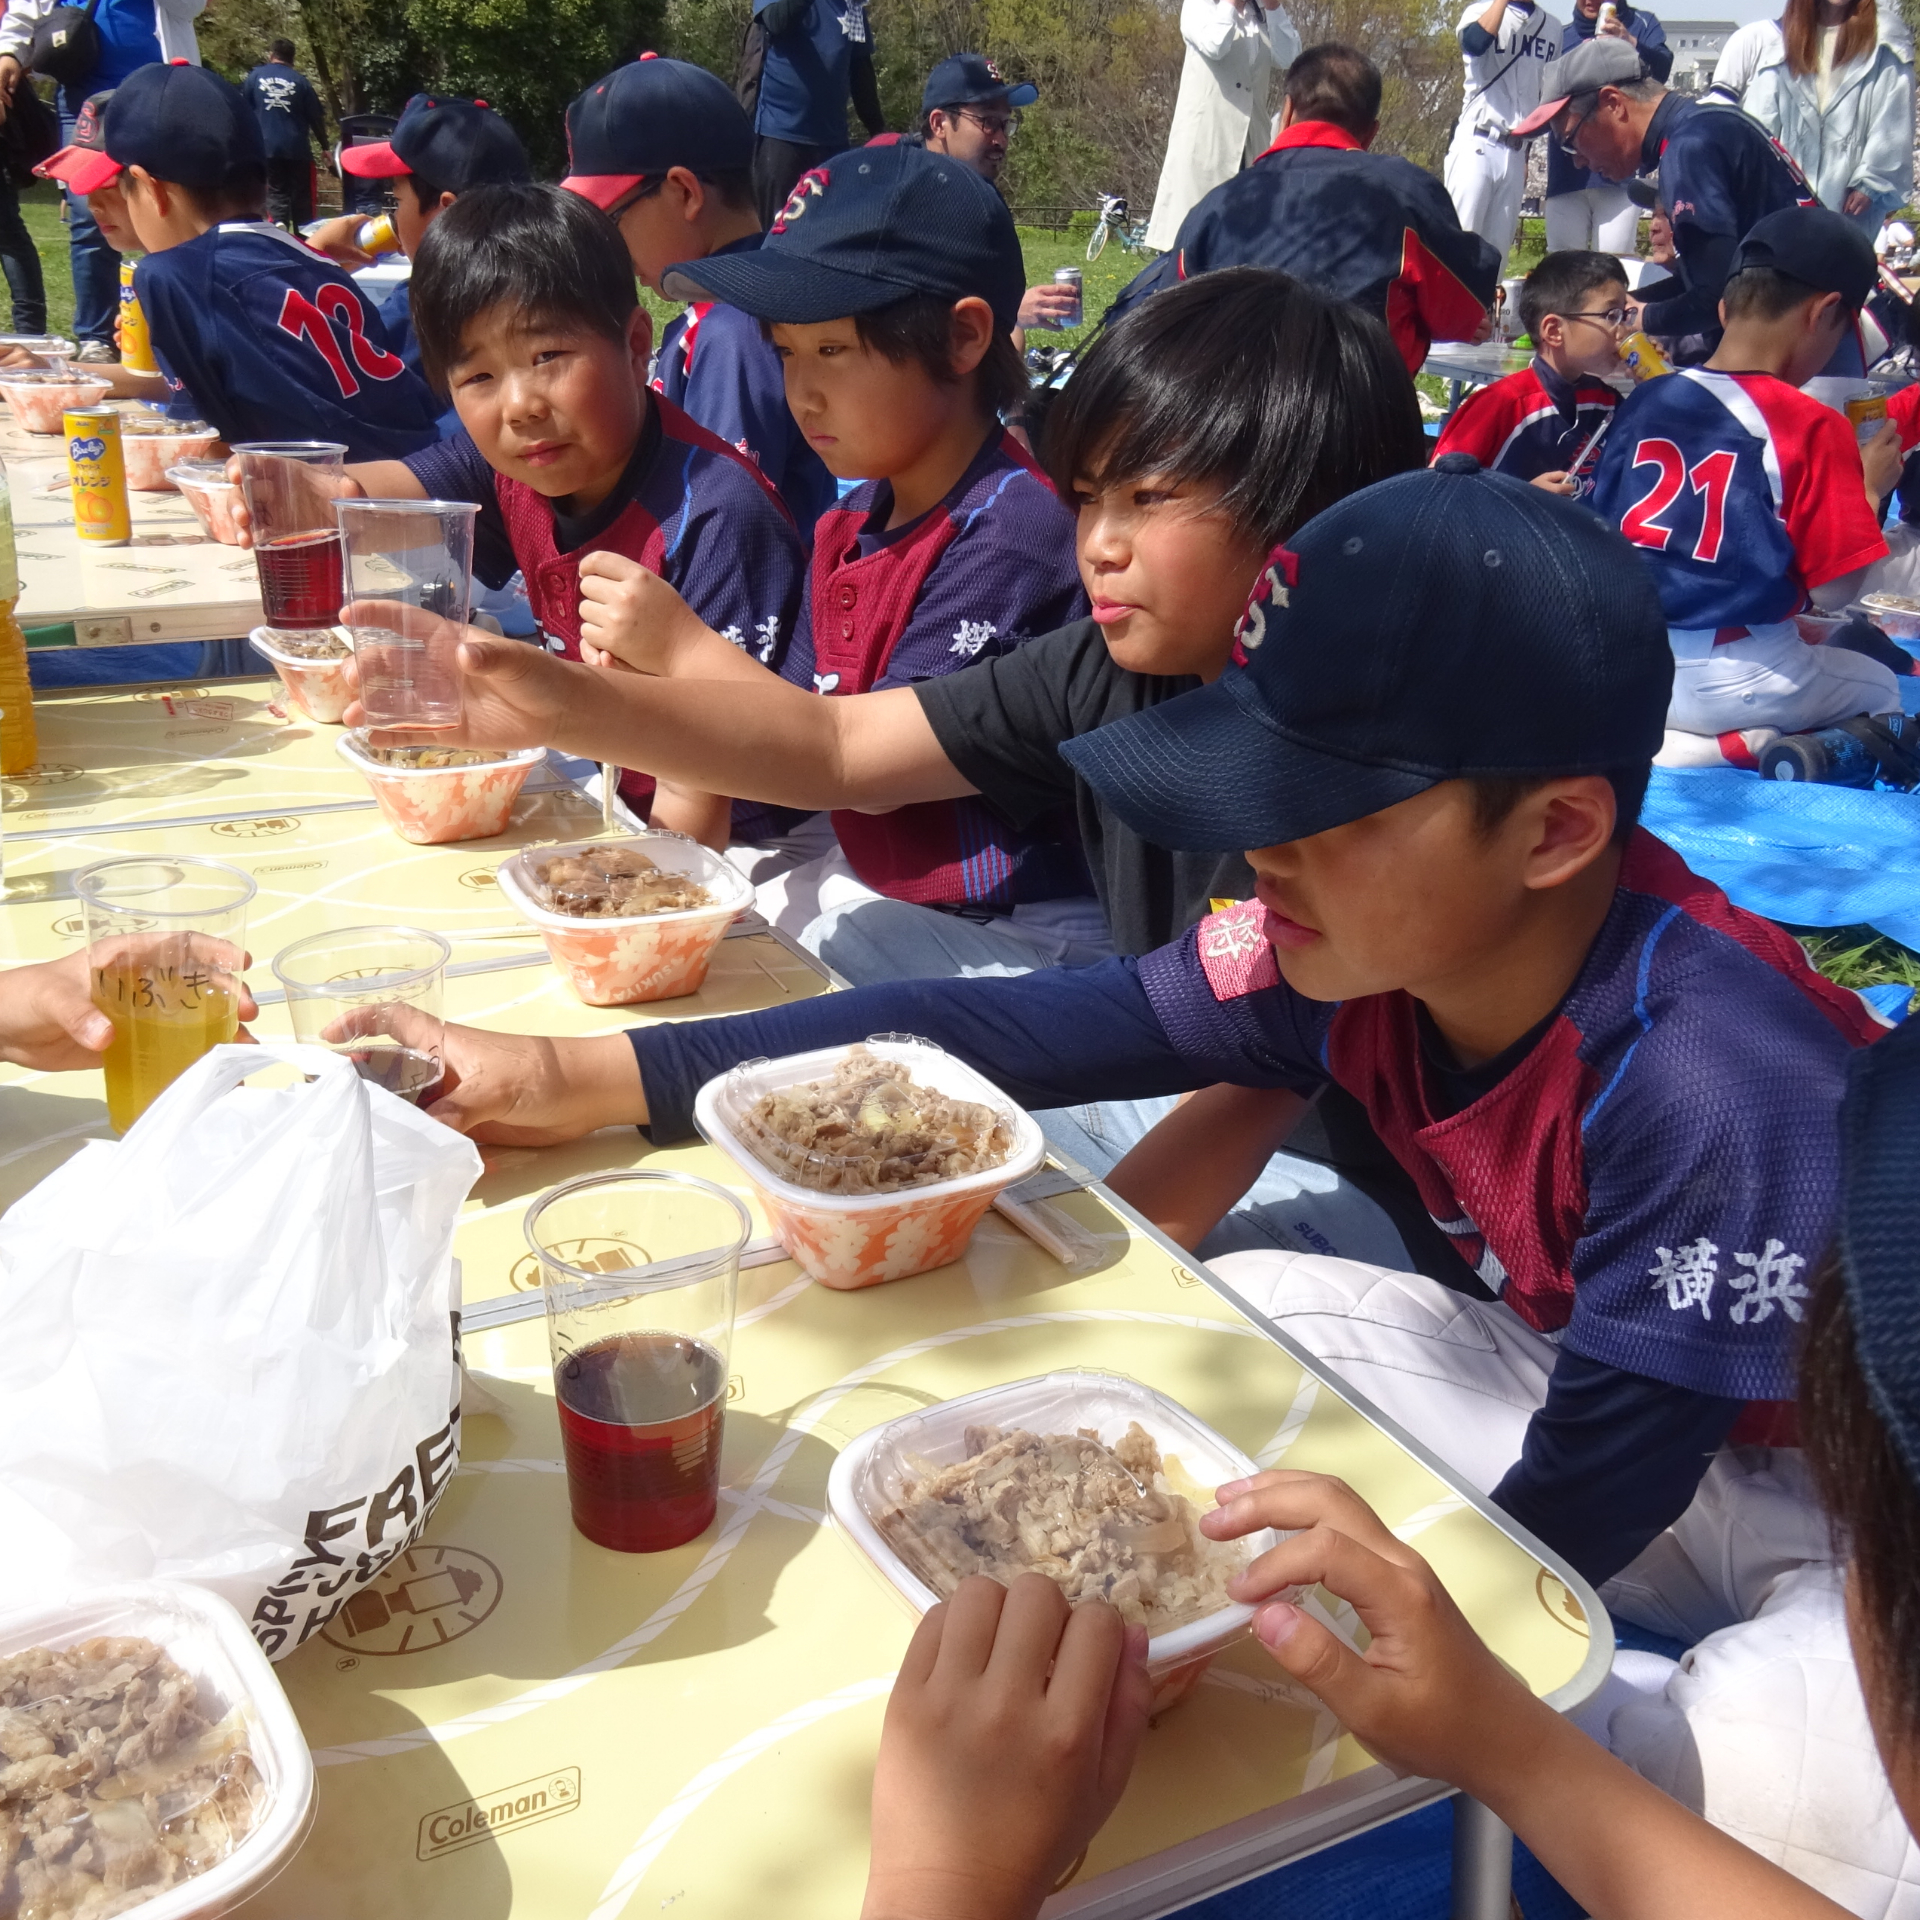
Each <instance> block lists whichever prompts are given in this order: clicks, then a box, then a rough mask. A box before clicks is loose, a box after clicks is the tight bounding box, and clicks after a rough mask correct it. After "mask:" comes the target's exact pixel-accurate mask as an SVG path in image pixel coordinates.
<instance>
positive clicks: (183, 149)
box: [101, 60, 267, 188]
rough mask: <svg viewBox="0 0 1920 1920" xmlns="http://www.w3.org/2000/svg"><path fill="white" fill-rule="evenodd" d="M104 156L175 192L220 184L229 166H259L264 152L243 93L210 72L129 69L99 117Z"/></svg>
mask: <svg viewBox="0 0 1920 1920" xmlns="http://www.w3.org/2000/svg"><path fill="white" fill-rule="evenodd" d="M101 128H102V132H103V136H104V138H105V141H106V147H107V152H108V153H109V154H110V155H111V156H112V157H113V159H114V160H115V161H117V162H118V163H119V164H120V165H121V166H123V167H144V168H145V169H146V170H147V172H148V173H150V174H152V175H153V177H154V178H155V179H156V180H171V181H175V182H177V183H178V184H179V185H180V186H183V187H201V188H211V187H218V186H220V185H222V184H223V183H224V182H225V181H226V180H227V179H228V178H229V177H230V176H231V175H232V174H233V173H234V171H235V170H236V169H237V168H240V167H248V166H253V167H263V166H265V165H266V163H267V150H266V147H265V146H264V145H263V144H262V142H261V138H260V122H259V121H258V120H257V119H256V118H255V117H254V112H253V109H252V107H250V106H249V105H248V104H247V96H246V95H245V94H244V93H242V92H241V91H240V89H239V88H238V87H236V86H235V85H234V84H233V82H232V81H231V80H225V79H222V78H221V76H220V75H219V74H217V73H215V72H214V70H213V69H212V68H211V67H195V66H189V65H188V64H187V62H186V61H184V60H176V61H175V62H174V63H173V64H172V65H171V66H164V67H163V66H160V65H157V64H156V65H154V66H150V67H136V68H135V69H134V70H133V72H131V73H130V74H128V75H127V77H126V78H125V79H124V80H122V81H121V82H120V84H119V85H118V86H117V87H115V88H114V90H113V94H112V97H111V98H110V99H109V100H108V101H107V105H106V111H105V113H104V114H103V115H102V116H101Z"/></svg>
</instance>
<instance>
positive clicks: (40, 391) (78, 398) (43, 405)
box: [0, 368, 112, 433]
mask: <svg viewBox="0 0 1920 1920" xmlns="http://www.w3.org/2000/svg"><path fill="white" fill-rule="evenodd" d="M111 391H112V389H111V388H110V387H109V386H108V385H107V383H106V382H105V381H104V380H84V379H80V378H78V377H76V376H75V375H73V374H69V373H57V372H53V371H51V370H45V369H38V368H36V369H34V370H33V371H31V372H22V373H8V374H0V398H3V399H4V400H5V401H6V403H7V405H8V407H9V408H10V409H11V410H12V413H13V417H14V419H15V420H17V421H18V422H19V423H20V425H21V426H23V427H25V428H26V430H27V431H28V432H29V433H58V432H60V431H61V423H60V416H61V415H62V414H64V413H68V412H71V411H72V410H73V409H74V408H76V407H97V406H98V405H99V404H100V403H101V401H103V400H104V399H105V398H106V397H107V395H108V394H109V393H110V392H111Z"/></svg>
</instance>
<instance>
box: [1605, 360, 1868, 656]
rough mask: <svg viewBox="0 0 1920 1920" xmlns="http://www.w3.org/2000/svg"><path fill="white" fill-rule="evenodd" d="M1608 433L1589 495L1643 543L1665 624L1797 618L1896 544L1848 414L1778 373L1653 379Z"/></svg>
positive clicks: (1701, 626)
mask: <svg viewBox="0 0 1920 1920" xmlns="http://www.w3.org/2000/svg"><path fill="white" fill-rule="evenodd" d="M1601 445H1602V449H1603V451H1602V453H1601V457H1600V471H1599V474H1598V476H1597V478H1596V479H1595V482H1594V491H1593V502H1592V504H1593V505H1594V507H1595V508H1596V509H1597V510H1598V511H1599V512H1600V513H1601V514H1602V515H1604V516H1605V517H1606V518H1607V519H1609V520H1611V521H1612V522H1613V523H1614V524H1615V525H1616V526H1618V527H1619V529H1620V531H1621V532H1622V533H1623V534H1625V535H1626V537H1627V538H1628V539H1629V540H1631V541H1632V542H1633V544H1634V545H1635V546H1636V547H1638V548H1639V549H1640V552H1641V556H1642V557H1643V558H1644V559H1645V560H1646V562H1647V564H1648V566H1649V567H1651V568H1652V570H1653V577H1654V581H1655V583H1656V585H1657V586H1658V587H1659V590H1660V606H1661V610H1662V611H1663V612H1664V613H1665V614H1666V616H1667V624H1668V626H1670V627H1680V628H1685V629H1689V630H1693V631H1701V630H1706V629H1715V630H1721V631H1725V630H1729V629H1733V628H1749V627H1758V626H1767V625H1770V624H1773V623H1775V622H1778V621H1782V620H1788V619H1791V618H1792V617H1793V615H1794V614H1796V613H1797V612H1799V611H1800V609H1801V608H1802V607H1804V606H1805V605H1806V604H1807V590H1808V588H1810V587H1819V586H1824V585H1825V584H1826V583H1827V582H1828V581H1829V580H1837V579H1839V578H1840V577H1841V576H1842V575H1843V574H1848V573H1851V572H1853V571H1854V569H1855V568H1856V567H1864V566H1866V565H1868V564H1869V563H1870V562H1872V561H1874V560H1877V559H1879V558H1880V556H1881V555H1882V554H1884V553H1885V552H1886V550H1887V543H1886V540H1885V539H1884V538H1883V537H1882V535H1881V532H1880V528H1879V524H1878V522H1877V520H1876V519H1875V517H1874V513H1873V510H1872V508H1871V507H1869V506H1868V504H1867V493H1866V478H1865V475H1864V473H1863V472H1862V470H1861V466H1860V449H1859V445H1858V443H1857V441H1856V440H1855V438H1854V430H1853V423H1852V422H1851V421H1850V420H1848V418H1847V417H1846V415H1845V414H1843V413H1837V412H1835V410H1834V409H1833V408H1831V407H1827V406H1822V405H1821V403H1820V402H1819V401H1818V400H1815V399H1813V398H1812V397H1811V396H1809V395H1807V394H1804V393H1802V392H1801V391H1800V390H1799V388H1797V387H1790V386H1788V385H1787V383H1786V382H1785V381H1784V380H1776V379H1775V378H1774V377H1773V376H1772V375H1771V374H1766V373H1710V372H1708V371H1707V370H1706V369H1705V368H1703V367H1685V368H1682V369H1681V371H1680V372H1678V373H1674V374H1667V375H1664V376H1662V377H1661V378H1659V379H1655V380H1649V381H1647V382H1646V384H1645V385H1644V386H1640V387H1637V388H1635V390H1634V391H1633V392H1632V393H1630V394H1629V395H1628V396H1627V398H1626V399H1625V400H1624V401H1622V402H1621V405H1620V410H1619V412H1618V414H1617V415H1616V416H1615V419H1614V422H1613V425H1612V427H1611V428H1610V429H1609V430H1608V433H1607V437H1606V439H1605V440H1604V441H1603V442H1602V443H1601ZM1735 637H1737V636H1735Z"/></svg>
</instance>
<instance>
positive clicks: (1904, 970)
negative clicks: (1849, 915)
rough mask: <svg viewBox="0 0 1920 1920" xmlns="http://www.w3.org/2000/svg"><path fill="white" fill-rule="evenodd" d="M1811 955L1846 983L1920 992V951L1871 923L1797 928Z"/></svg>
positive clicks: (1824, 970) (1824, 969) (1828, 973)
mask: <svg viewBox="0 0 1920 1920" xmlns="http://www.w3.org/2000/svg"><path fill="white" fill-rule="evenodd" d="M1795 931H1796V932H1797V933H1798V935H1799V939H1800V944H1801V945H1802V946H1803V947H1805V948H1806V950H1807V958H1808V959H1809V960H1811V961H1812V962H1813V964H1814V965H1815V966H1816V967H1818V968H1819V969H1820V971H1821V972H1822V973H1824V974H1825V975H1826V976H1827V978H1828V979H1829V980H1833V981H1837V982H1838V983H1839V984H1840V985H1841V986H1843V987H1880V986H1893V985H1898V986H1903V987H1911V988H1912V989H1913V990H1914V992H1915V993H1920V953H1914V952H1912V951H1911V950H1910V949H1909V948H1906V947H1903V946H1902V945H1901V944H1900V943H1899V941H1897V940H1889V939H1888V938H1887V937H1886V936H1885V935H1884V934H1880V933H1876V932H1875V931H1874V930H1873V929H1872V928H1871V927H1829V928H1825V929H1823V930H1820V931H1813V930H1810V929H1807V928H1804V927H1802V928H1797V929H1795Z"/></svg>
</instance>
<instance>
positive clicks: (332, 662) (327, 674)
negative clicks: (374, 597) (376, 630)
mask: <svg viewBox="0 0 1920 1920" xmlns="http://www.w3.org/2000/svg"><path fill="white" fill-rule="evenodd" d="M247 639H248V640H249V641H250V642H251V643H252V646H253V649H254V651H255V652H256V653H263V654H265V655H266V657H267V658H268V659H269V660H271V661H272V662H273V670H274V672H275V673H277V674H278V675H279V676H280V685H281V686H282V688H284V689H285V691H286V696H287V699H288V700H289V701H290V702H291V703H292V704H293V705H294V706H295V707H297V708H298V709H299V710H300V711H301V712H302V713H304V714H305V715H306V716H307V718H308V719H309V720H317V721H319V722H320V724H321V725H322V726H326V727H337V726H338V725H339V724H340V716H341V715H342V714H343V713H345V712H346V710H347V706H348V704H349V702H351V700H352V699H353V687H352V684H351V683H350V682H349V681H348V679H347V662H348V660H349V659H351V658H352V656H353V649H352V647H351V646H349V645H348V644H347V638H346V635H345V634H344V633H343V632H342V631H341V630H340V629H339V628H338V627H315V628H313V629H312V630H311V631H310V632H305V633H295V632H293V631H292V630H291V629H290V628H286V627H255V628H254V630H253V631H252V632H251V633H250V634H248V635H247Z"/></svg>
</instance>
